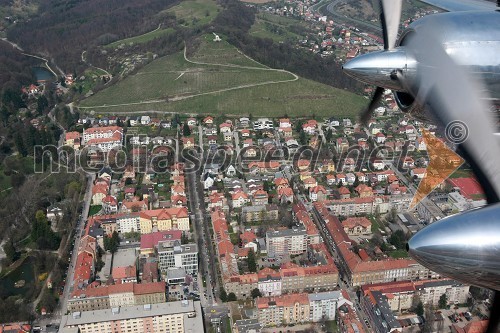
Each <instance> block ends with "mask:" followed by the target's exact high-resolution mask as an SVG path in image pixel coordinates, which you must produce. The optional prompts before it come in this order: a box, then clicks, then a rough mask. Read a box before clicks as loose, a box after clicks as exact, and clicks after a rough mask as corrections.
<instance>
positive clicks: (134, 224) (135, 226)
mask: <svg viewBox="0 0 500 333" xmlns="http://www.w3.org/2000/svg"><path fill="white" fill-rule="evenodd" d="M116 224H117V225H118V230H119V231H120V232H121V233H122V234H124V233H127V232H140V231H141V223H140V217H139V213H131V214H126V215H120V216H117V217H116Z"/></svg>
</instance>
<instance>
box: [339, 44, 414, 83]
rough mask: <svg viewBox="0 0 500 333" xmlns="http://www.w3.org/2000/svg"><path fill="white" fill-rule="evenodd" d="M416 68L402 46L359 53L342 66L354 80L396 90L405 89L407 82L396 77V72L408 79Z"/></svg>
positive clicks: (412, 59)
mask: <svg viewBox="0 0 500 333" xmlns="http://www.w3.org/2000/svg"><path fill="white" fill-rule="evenodd" d="M416 68H417V62H416V60H415V59H414V58H413V57H412V56H411V55H409V54H408V52H407V51H406V49H405V48H404V47H397V48H395V49H393V50H385V51H377V52H371V53H368V54H364V55H360V56H358V57H356V58H354V59H352V60H350V61H349V62H347V63H346V64H345V65H344V66H343V67H342V69H343V70H344V73H346V74H347V75H349V76H351V77H353V78H355V79H356V80H359V81H362V82H365V83H368V84H371V85H375V86H378V87H383V88H386V89H393V90H397V91H405V86H406V84H407V83H408V82H407V83H406V84H405V83H403V82H401V80H399V79H398V75H397V74H398V72H399V73H400V74H402V75H403V76H402V77H403V78H404V79H405V80H408V79H410V78H413V77H414V76H415V72H416ZM400 77H401V76H400Z"/></svg>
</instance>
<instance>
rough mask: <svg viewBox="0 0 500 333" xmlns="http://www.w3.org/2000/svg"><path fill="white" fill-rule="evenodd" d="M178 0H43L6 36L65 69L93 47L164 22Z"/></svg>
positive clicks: (69, 69)
mask: <svg viewBox="0 0 500 333" xmlns="http://www.w3.org/2000/svg"><path fill="white" fill-rule="evenodd" d="M178 2H179V0H142V1H134V0H87V1H81V0H42V1H41V4H40V6H39V11H38V14H37V15H36V16H35V17H33V18H32V19H30V20H28V21H26V22H23V24H18V25H14V26H13V27H12V28H11V29H9V31H8V34H7V37H8V39H9V40H12V41H15V42H16V43H17V44H19V45H22V47H23V48H24V49H25V50H26V51H28V52H33V53H36V54H42V55H46V56H48V55H50V57H51V58H54V60H55V62H56V63H57V64H58V65H59V66H60V67H61V68H62V69H63V70H64V71H66V72H71V73H73V72H75V71H77V69H78V68H79V67H80V66H82V65H83V63H82V62H81V53H82V52H83V51H85V50H87V49H89V48H91V47H94V46H98V45H101V44H104V43H110V42H112V41H114V40H119V39H122V38H126V37H130V36H135V35H139V34H142V33H145V32H147V31H151V30H153V29H155V28H156V27H157V26H158V24H159V23H164V21H163V19H164V17H163V16H162V15H157V13H159V12H161V11H162V10H164V9H166V8H168V7H169V6H172V5H174V4H176V3H178Z"/></svg>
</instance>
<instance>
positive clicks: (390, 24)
mask: <svg viewBox="0 0 500 333" xmlns="http://www.w3.org/2000/svg"><path fill="white" fill-rule="evenodd" d="M379 4H380V21H381V22H382V32H383V34H384V50H392V49H393V48H394V47H395V46H396V41H397V39H398V31H399V21H400V19H401V7H402V4H403V1H402V0H379Z"/></svg>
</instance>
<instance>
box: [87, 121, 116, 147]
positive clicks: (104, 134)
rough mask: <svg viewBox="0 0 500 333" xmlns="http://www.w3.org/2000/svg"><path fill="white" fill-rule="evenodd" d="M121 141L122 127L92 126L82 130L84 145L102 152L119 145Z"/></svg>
mask: <svg viewBox="0 0 500 333" xmlns="http://www.w3.org/2000/svg"><path fill="white" fill-rule="evenodd" d="M122 142H123V128H121V127H118V126H108V127H92V128H88V129H86V130H84V131H83V142H82V144H83V145H85V146H89V147H93V148H98V149H100V150H101V151H103V152H109V151H110V150H111V149H113V148H116V147H121V145H122Z"/></svg>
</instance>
